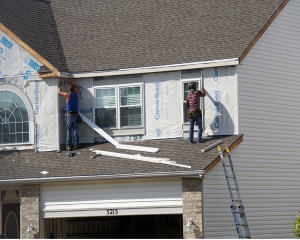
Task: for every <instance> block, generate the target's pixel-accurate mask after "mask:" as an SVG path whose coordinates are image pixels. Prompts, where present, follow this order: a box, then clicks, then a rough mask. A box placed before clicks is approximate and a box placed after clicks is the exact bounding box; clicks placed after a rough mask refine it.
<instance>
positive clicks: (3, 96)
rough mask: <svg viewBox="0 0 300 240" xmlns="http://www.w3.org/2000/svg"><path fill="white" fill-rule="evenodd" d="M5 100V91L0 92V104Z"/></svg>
mask: <svg viewBox="0 0 300 240" xmlns="http://www.w3.org/2000/svg"><path fill="white" fill-rule="evenodd" d="M4 99H5V91H2V92H0V102H1V101H2V100H4Z"/></svg>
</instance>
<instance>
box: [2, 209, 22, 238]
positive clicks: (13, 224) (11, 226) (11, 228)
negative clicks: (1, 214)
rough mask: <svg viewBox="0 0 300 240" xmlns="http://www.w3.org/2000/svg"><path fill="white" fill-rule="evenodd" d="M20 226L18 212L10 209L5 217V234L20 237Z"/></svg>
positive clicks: (8, 236)
mask: <svg viewBox="0 0 300 240" xmlns="http://www.w3.org/2000/svg"><path fill="white" fill-rule="evenodd" d="M18 229H19V226H18V219H17V216H16V214H15V213H14V212H13V211H10V212H9V213H8V214H7V217H6V219H5V226H4V234H5V235H6V237H7V238H14V239H16V238H19V230H18Z"/></svg>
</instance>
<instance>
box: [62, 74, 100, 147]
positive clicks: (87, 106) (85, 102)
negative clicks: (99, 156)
mask: <svg viewBox="0 0 300 240" xmlns="http://www.w3.org/2000/svg"><path fill="white" fill-rule="evenodd" d="M72 81H73V82H74V83H76V84H78V85H79V96H78V111H79V112H81V113H82V114H84V115H85V116H86V117H87V118H89V119H90V120H91V121H93V113H94V109H93V99H94V96H93V79H92V78H85V79H73V80H72ZM68 87H69V84H68V83H67V82H65V83H64V84H63V85H62V87H61V91H63V92H68ZM56 94H57V93H56ZM66 108H67V105H66V99H65V98H64V97H62V96H58V112H59V120H58V121H59V124H58V125H59V143H60V144H62V145H65V144H66V140H67V128H66V122H65V114H66V112H67V109H66ZM78 135H79V142H80V143H92V142H94V130H93V129H92V128H91V127H89V126H88V125H87V124H86V123H85V122H84V121H82V122H81V123H80V124H78Z"/></svg>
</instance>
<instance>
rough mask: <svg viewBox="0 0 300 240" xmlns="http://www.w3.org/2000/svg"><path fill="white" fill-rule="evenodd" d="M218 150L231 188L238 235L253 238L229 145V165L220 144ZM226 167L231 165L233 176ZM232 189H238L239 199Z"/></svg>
mask: <svg viewBox="0 0 300 240" xmlns="http://www.w3.org/2000/svg"><path fill="white" fill-rule="evenodd" d="M218 151H219V154H220V157H221V161H222V165H223V170H224V173H225V177H226V182H227V186H228V190H229V195H230V198H231V202H232V205H231V206H230V208H231V212H232V215H233V219H234V223H235V227H236V231H237V234H238V237H239V238H251V235H250V230H249V226H248V223H247V218H246V214H245V209H244V206H243V202H242V198H241V195H240V190H239V187H238V184H237V180H236V176H235V172H234V168H233V164H232V160H231V156H230V153H229V148H228V147H227V148H226V152H227V154H228V159H229V165H226V164H225V161H224V156H223V152H222V148H221V146H220V145H219V146H218ZM226 167H230V169H231V173H232V176H228V173H227V169H226ZM229 179H233V181H234V184H235V188H232V187H231V186H230V181H229ZM232 191H236V194H237V196H238V199H234V197H233V193H232ZM235 203H237V204H239V206H238V210H237V206H236V205H235ZM241 227H243V230H244V234H243V231H242V228H241Z"/></svg>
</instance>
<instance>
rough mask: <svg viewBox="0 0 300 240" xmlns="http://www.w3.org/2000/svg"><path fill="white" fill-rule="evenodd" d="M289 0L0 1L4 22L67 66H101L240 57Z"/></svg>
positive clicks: (0, 16) (52, 59)
mask: <svg viewBox="0 0 300 240" xmlns="http://www.w3.org/2000/svg"><path fill="white" fill-rule="evenodd" d="M283 2H284V0H264V1H262V0H247V1H245V0H210V1H206V0H189V1H186V0H176V1H174V0H164V1H161V0H149V1H145V0H130V1H124V0H105V1H103V0H88V1H82V0H63V1H62V0H52V1H43V0H18V1H15V0H0V5H1V8H0V22H2V23H3V24H4V25H5V26H6V27H7V28H9V29H10V30H11V31H13V32H14V33H15V34H16V35H17V36H18V37H20V38H21V39H22V40H23V41H25V42H26V43H27V44H28V45H30V46H31V47H32V48H33V49H34V50H36V51H37V52H38V53H39V54H40V55H42V56H43V57H44V58H46V59H47V60H48V61H49V62H50V63H52V64H53V65H54V66H55V67H57V68H58V69H59V70H60V71H66V69H68V71H71V72H86V71H101V70H114V69H122V68H134V67H146V66H160V65H168V64H179V63H190V62H199V61H209V60H220V59H231V58H239V57H240V56H241V55H242V54H243V52H244V51H245V50H246V48H247V47H248V46H249V44H250V43H251V42H252V41H253V39H254V38H255V37H256V35H257V34H258V33H259V32H260V30H261V29H262V28H263V27H264V26H265V24H266V23H267V22H268V20H269V19H270V18H271V17H272V15H273V14H274V13H275V11H276V10H277V9H278V8H279V7H280V5H281V4H282V3H283ZM49 4H51V7H50V5H49ZM52 12H53V13H52ZM52 14H53V15H52ZM11 16H16V17H11ZM53 16H54V19H55V21H54V19H53ZM56 26H57V29H56ZM57 30H58V33H59V36H58V34H57ZM59 40H60V41H59ZM66 63H67V67H66Z"/></svg>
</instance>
